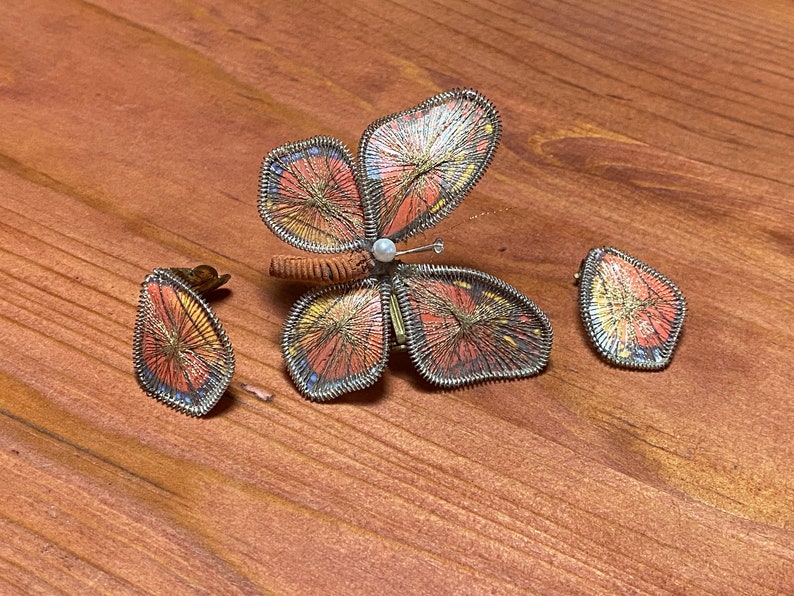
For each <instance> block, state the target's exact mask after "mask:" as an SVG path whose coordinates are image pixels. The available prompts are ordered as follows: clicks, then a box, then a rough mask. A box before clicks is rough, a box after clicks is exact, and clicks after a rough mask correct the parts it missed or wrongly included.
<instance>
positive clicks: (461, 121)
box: [359, 89, 500, 242]
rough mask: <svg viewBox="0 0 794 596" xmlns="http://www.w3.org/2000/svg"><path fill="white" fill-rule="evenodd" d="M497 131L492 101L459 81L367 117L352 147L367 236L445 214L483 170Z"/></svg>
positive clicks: (403, 233)
mask: <svg viewBox="0 0 794 596" xmlns="http://www.w3.org/2000/svg"><path fill="white" fill-rule="evenodd" d="M499 134H500V123H499V115H498V113H497V112H496V109H495V108H494V107H493V106H492V105H491V103H490V102H489V101H488V100H487V99H485V97H483V96H482V95H480V94H479V93H477V92H476V91H472V90H466V89H457V90H454V91H447V92H445V93H442V94H440V95H437V96H435V97H432V98H430V99H428V100H426V101H424V102H423V103H421V104H420V105H418V106H416V107H414V108H411V109H409V110H407V111H404V112H400V113H398V114H394V115H391V116H387V117H385V118H382V119H380V120H378V121H376V122H373V123H372V124H371V125H370V126H369V127H368V128H367V130H366V131H365V132H364V135H363V137H362V138H361V144H360V147H359V178H360V180H361V181H362V184H363V188H364V189H365V193H366V197H367V199H366V201H365V209H366V213H367V232H368V234H367V237H368V238H370V239H375V238H383V237H389V238H391V239H392V240H393V241H394V242H400V241H402V240H405V239H406V238H408V237H409V236H412V235H413V234H416V233H418V232H421V231H422V230H425V229H427V228H429V227H431V226H433V225H435V224H436V223H437V222H438V221H439V220H440V219H442V218H443V217H446V216H447V215H448V214H449V213H451V212H452V211H453V210H454V209H455V208H456V207H457V206H458V204H460V202H461V200H463V197H465V196H466V194H467V193H468V192H469V190H471V188H472V187H473V186H474V185H475V184H476V183H477V181H478V180H479V179H480V176H482V174H483V173H484V172H485V169H486V167H487V166H488V164H489V163H490V161H491V158H492V156H493V153H494V151H495V150H496V146H497V144H498V142H499Z"/></svg>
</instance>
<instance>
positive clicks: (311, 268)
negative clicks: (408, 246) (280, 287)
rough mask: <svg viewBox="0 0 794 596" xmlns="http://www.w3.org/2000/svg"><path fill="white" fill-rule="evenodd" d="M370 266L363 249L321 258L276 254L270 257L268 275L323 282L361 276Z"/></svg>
mask: <svg viewBox="0 0 794 596" xmlns="http://www.w3.org/2000/svg"><path fill="white" fill-rule="evenodd" d="M374 268H375V262H374V260H373V258H372V255H371V254H370V252H369V251H366V250H357V251H355V252H351V253H346V254H343V255H334V256H322V257H304V256H287V255H276V256H274V257H273V258H272V259H271V260H270V275H271V276H272V277H278V278H280V279H289V280H293V281H305V282H314V283H323V284H327V283H338V282H345V281H352V280H354V279H363V278H365V277H368V276H369V274H370V273H372V270H373V269H374Z"/></svg>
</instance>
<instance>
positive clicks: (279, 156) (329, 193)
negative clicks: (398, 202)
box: [258, 137, 364, 253]
mask: <svg viewBox="0 0 794 596" xmlns="http://www.w3.org/2000/svg"><path fill="white" fill-rule="evenodd" d="M352 164H353V158H352V157H351V156H350V153H349V152H348V150H347V148H346V147H345V146H344V145H343V144H342V142H341V141H338V140H336V139H332V138H329V137H314V138H312V139H308V140H306V141H300V142H297V143H291V144H288V145H283V146H281V147H279V148H277V149H274V150H273V151H271V152H270V154H269V155H268V156H267V157H266V158H265V161H264V163H263V164H262V172H261V175H260V183H259V202H258V207H259V214H260V216H261V217H262V220H263V221H264V222H265V224H267V226H268V227H269V228H270V229H271V230H272V231H273V233H274V234H275V235H276V236H278V237H279V238H281V239H282V240H284V241H285V242H288V243H289V244H291V245H293V246H296V247H298V248H300V249H302V250H308V251H312V252H322V253H331V252H343V251H346V250H352V249H355V248H358V247H359V244H360V241H361V239H362V238H363V237H364V211H363V207H362V204H361V197H360V194H359V190H358V184H357V181H356V176H355V173H354V171H353V166H352Z"/></svg>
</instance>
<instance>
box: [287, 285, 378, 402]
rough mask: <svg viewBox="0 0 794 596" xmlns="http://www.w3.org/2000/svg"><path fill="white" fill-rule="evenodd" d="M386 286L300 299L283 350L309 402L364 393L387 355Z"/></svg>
mask: <svg viewBox="0 0 794 596" xmlns="http://www.w3.org/2000/svg"><path fill="white" fill-rule="evenodd" d="M390 291H391V290H390V286H389V283H388V281H386V280H381V281H379V280H378V279H376V278H374V277H370V278H366V279H363V280H358V281H354V282H350V283H346V284H337V285H333V286H328V287H321V288H317V289H315V290H312V291H310V292H308V293H307V294H304V295H303V296H302V297H301V298H300V299H299V300H298V302H296V303H295V305H294V306H293V307H292V311H291V312H290V315H289V317H288V318H287V321H286V323H285V325H284V335H283V337H282V342H281V347H282V351H283V353H284V359H285V360H286V362H287V370H288V371H289V374H290V376H291V377H292V379H293V381H294V382H295V385H297V387H298V389H299V390H300V391H301V393H303V394H304V395H305V396H306V397H308V398H309V399H310V400H312V401H327V400H330V399H333V398H334V397H337V396H339V395H341V394H343V393H347V392H349V391H356V390H358V389H364V388H365V387H368V386H370V385H372V384H373V383H374V382H375V381H377V380H378V378H380V375H381V373H382V372H383V369H384V368H385V366H386V361H387V359H388V356H389V326H388V320H387V318H388V314H387V313H388V300H389V293H390Z"/></svg>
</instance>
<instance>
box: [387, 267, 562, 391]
mask: <svg viewBox="0 0 794 596" xmlns="http://www.w3.org/2000/svg"><path fill="white" fill-rule="evenodd" d="M392 284H393V287H394V291H395V292H396V295H397V300H398V302H399V305H400V312H401V314H402V317H403V322H404V324H405V329H406V335H407V342H408V350H409V353H410V355H411V359H412V360H413V362H414V365H415V366H416V368H417V370H418V371H419V373H420V374H421V375H422V376H423V377H424V378H425V379H426V380H428V381H430V382H431V383H434V384H436V385H440V386H442V387H459V386H462V385H468V384H470V383H476V382H478V381H487V380H496V379H514V378H518V377H527V376H532V375H535V374H537V373H539V372H540V371H541V370H542V369H543V368H544V367H545V366H546V363H547V362H548V359H549V353H550V351H551V341H552V330H551V325H550V323H549V320H548V319H547V318H546V315H545V314H544V313H543V311H541V310H540V309H539V308H538V307H537V306H535V304H534V303H533V302H532V301H531V300H530V299H529V298H527V297H526V296H524V295H523V294H522V293H521V292H519V291H518V290H516V289H515V288H513V287H512V286H510V285H508V284H506V283H505V282H503V281H501V280H499V279H497V278H495V277H492V276H490V275H487V274H485V273H482V272H481V271H475V270H473V269H466V268H463V267H439V266H434V265H408V264H400V265H399V266H398V268H397V272H396V274H395V276H394V278H393V280H392Z"/></svg>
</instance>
